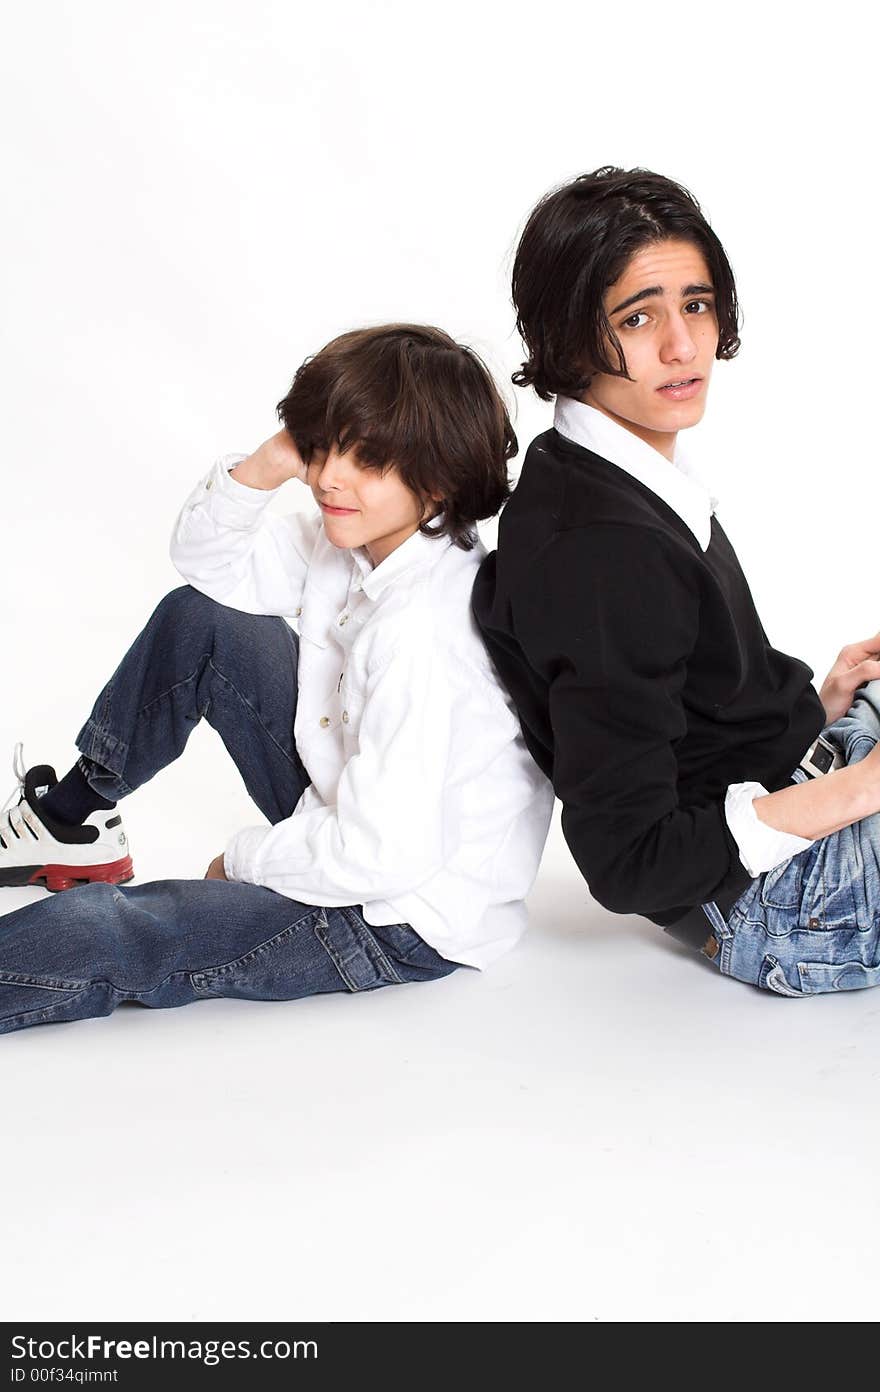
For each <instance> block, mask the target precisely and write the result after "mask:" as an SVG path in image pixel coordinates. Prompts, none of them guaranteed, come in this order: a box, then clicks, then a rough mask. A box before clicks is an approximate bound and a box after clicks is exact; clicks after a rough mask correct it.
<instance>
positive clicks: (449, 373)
mask: <svg viewBox="0 0 880 1392" xmlns="http://www.w3.org/2000/svg"><path fill="white" fill-rule="evenodd" d="M276 409H277V411H278V417H279V419H280V420H281V421H282V423H283V424H284V426H285V427H286V429H287V430H288V432H289V433H290V435H291V436H292V437H293V439H294V441H295V443H296V446H297V449H298V450H299V452H300V454H301V455H302V457H303V459H304V460H305V462H306V464H308V463H309V461H310V460H311V458H312V455H313V453H314V452H315V451H316V450H317V451H319V452H325V451H328V450H329V449H331V448H332V447H333V446H334V445H335V446H336V447H337V448H338V449H339V450H341V451H343V452H345V451H346V450H354V451H355V453H356V456H357V462H358V464H359V465H360V466H361V467H363V468H367V469H378V470H379V471H380V472H383V473H384V471H385V470H386V469H390V468H395V469H397V471H398V473H399V474H400V477H401V479H402V480H403V482H404V483H405V484H406V486H407V488H409V489H410V491H411V492H412V493H414V494H415V496H416V497H417V498H418V499H419V501H420V503H421V504H422V507H423V510H424V513H425V516H424V518H423V521H422V522H421V524H420V528H419V530H420V531H422V532H424V533H425V535H426V536H436V537H440V536H448V537H451V538H452V540H453V541H454V542H455V544H456V545H457V546H460V547H461V548H462V550H465V551H468V550H470V549H471V547H473V545H474V544H475V542H476V530H475V524H476V523H477V522H478V521H482V520H483V519H485V518H487V517H493V516H494V515H495V513H496V512H498V510H499V509H500V507H501V505H502V503H503V502H504V501H505V499H506V498H507V497H508V495H509V493H510V483H509V480H508V476H507V467H506V466H507V461H508V460H509V459H512V458H513V456H514V455H515V454H516V451H517V441H516V436H515V435H514V433H513V428H512V426H511V424H510V419H509V417H508V414H507V409H506V407H505V405H504V402H503V401H502V399H501V396H500V394H499V391H498V388H497V387H496V385H495V383H494V381H493V379H492V377H491V376H490V374H489V371H488V369H487V368H486V367H485V366H484V364H483V363H482V362H481V361H480V359H479V357H478V356H477V354H476V353H475V352H474V351H473V349H471V348H466V347H464V346H463V345H462V344H460V343H456V342H455V340H454V339H452V338H450V337H449V335H448V334H445V333H444V332H443V331H442V329H435V328H431V327H430V326H428V325H423V324H383V325H381V326H380V327H379V328H373V329H354V330H352V331H351V332H350V333H345V334H341V335H340V337H339V338H334V339H333V341H332V343H328V344H327V346H326V348H322V349H321V351H320V353H316V354H315V356H314V357H312V358H307V359H306V361H305V362H304V363H303V364H302V366H301V367H300V368H299V370H298V372H297V374H296V376H295V377H294V379H293V384H292V385H291V388H290V391H289V392H288V393H287V395H286V396H285V397H284V399H283V400H282V401H279V403H278V406H277V408H276ZM432 494H433V495H437V494H439V495H440V497H441V498H442V502H441V503H440V508H439V512H436V515H435V516H433V517H430V516H429V515H428V514H429V513H431V512H435V511H436V506H437V505H436V504H435V503H434V502H433V501H432V497H431V495H432Z"/></svg>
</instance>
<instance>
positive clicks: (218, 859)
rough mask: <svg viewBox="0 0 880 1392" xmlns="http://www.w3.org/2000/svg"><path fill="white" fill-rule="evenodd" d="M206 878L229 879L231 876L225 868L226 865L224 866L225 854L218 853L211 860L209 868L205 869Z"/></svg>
mask: <svg viewBox="0 0 880 1392" xmlns="http://www.w3.org/2000/svg"><path fill="white" fill-rule="evenodd" d="M204 878H205V879H206V880H228V879H229V876H228V875H227V874H226V870H225V868H224V866H223V856H222V855H218V856H215V857H214V859H213V860H212V861H211V864H210V865H209V866H208V868H207V870H206V871H205V874H204Z"/></svg>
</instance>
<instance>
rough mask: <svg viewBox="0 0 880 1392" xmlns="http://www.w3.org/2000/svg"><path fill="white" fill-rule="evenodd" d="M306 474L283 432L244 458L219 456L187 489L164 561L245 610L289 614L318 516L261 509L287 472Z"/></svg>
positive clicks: (208, 591) (294, 605) (297, 595)
mask: <svg viewBox="0 0 880 1392" xmlns="http://www.w3.org/2000/svg"><path fill="white" fill-rule="evenodd" d="M236 460H237V462H235V461H236ZM233 462H235V467H234V468H233V469H232V470H231V471H230V469H229V465H230V464H231V463H233ZM306 475H307V471H306V466H305V464H304V463H303V461H302V459H301V458H300V455H299V452H298V450H297V449H296V446H295V445H294V443H293V441H292V440H291V438H290V436H289V435H288V434H287V431H286V430H282V431H279V433H278V434H277V435H275V436H273V437H272V439H270V440H267V441H266V442H265V443H264V444H262V445H261V446H260V448H259V449H258V450H256V451H255V453H254V454H252V455H250V456H248V457H247V458H245V457H243V456H235V455H232V456H227V457H226V458H225V459H221V460H218V462H217V463H216V464H215V465H214V467H213V469H212V470H211V472H210V473H209V474H208V475H207V477H206V478H204V479H202V480H201V482H200V483H199V484H198V485H197V486H196V488H195V489H194V490H193V492H192V493H191V494H190V496H189V498H188V499H187V501H186V503H185V504H184V506H183V508H182V510H181V512H180V514H179V515H178V518H177V521H176V522H175V525H174V530H173V533H172V538H171V547H170V553H171V560H172V562H173V564H174V565H175V567H176V568H177V570H178V571H179V572H180V574H181V575H182V576H183V578H184V579H185V580H187V581H189V583H190V584H191V585H192V586H193V587H194V588H195V589H197V590H200V591H201V592H202V593H203V594H207V595H209V596H210V597H211V598H212V599H216V600H218V601H219V602H220V603H222V604H227V605H229V606H230V607H232V608H235V609H241V610H243V611H244V612H245V613H249V614H293V613H295V611H296V609H297V607H298V605H299V602H300V598H301V596H302V590H303V585H304V583H305V576H306V571H307V569H308V565H309V561H310V559H311V555H312V551H313V549H314V545H315V540H316V538H317V534H318V530H319V527H320V517H317V516H314V515H312V514H305V513H293V514H291V515H290V516H287V517H279V516H277V515H276V514H273V513H271V512H268V511H267V508H268V504H269V502H270V501H271V499H272V498H273V497H274V496H275V494H276V493H277V491H278V489H279V488H280V487H281V484H282V483H284V482H285V481H286V480H287V479H289V478H298V479H301V480H303V481H306Z"/></svg>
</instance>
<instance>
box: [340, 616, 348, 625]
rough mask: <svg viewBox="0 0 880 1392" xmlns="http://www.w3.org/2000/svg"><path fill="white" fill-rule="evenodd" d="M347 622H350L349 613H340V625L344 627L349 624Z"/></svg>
mask: <svg viewBox="0 0 880 1392" xmlns="http://www.w3.org/2000/svg"><path fill="white" fill-rule="evenodd" d="M347 623H348V615H347V614H340V615H339V627H340V628H342V627H344V625H345V624H347Z"/></svg>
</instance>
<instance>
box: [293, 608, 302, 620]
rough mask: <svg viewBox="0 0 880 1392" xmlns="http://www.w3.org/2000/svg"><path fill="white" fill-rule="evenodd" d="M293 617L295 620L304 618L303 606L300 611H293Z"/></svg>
mask: <svg viewBox="0 0 880 1392" xmlns="http://www.w3.org/2000/svg"><path fill="white" fill-rule="evenodd" d="M293 617H294V618H295V619H299V618H301V617H302V606H300V608H299V609H294V611H293Z"/></svg>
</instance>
